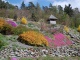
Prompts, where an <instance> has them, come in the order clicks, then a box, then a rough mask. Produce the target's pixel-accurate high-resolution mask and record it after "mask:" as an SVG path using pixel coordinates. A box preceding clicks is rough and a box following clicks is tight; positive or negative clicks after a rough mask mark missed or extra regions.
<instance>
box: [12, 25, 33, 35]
mask: <svg viewBox="0 0 80 60" xmlns="http://www.w3.org/2000/svg"><path fill="white" fill-rule="evenodd" d="M29 30H32V29H30V28H27V27H26V26H23V25H19V26H18V27H15V28H13V34H14V35H19V34H22V33H23V32H26V31H29Z"/></svg>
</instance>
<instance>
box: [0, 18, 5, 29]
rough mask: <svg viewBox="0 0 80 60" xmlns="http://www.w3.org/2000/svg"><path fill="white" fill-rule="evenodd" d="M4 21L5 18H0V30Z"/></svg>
mask: <svg viewBox="0 0 80 60" xmlns="http://www.w3.org/2000/svg"><path fill="white" fill-rule="evenodd" d="M5 23H6V22H5V20H4V19H2V18H0V31H1V30H2V29H3V26H4V24H5Z"/></svg>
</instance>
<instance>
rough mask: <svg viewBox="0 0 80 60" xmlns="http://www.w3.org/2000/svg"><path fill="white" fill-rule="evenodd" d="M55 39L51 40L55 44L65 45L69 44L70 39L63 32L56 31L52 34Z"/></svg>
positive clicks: (70, 42)
mask: <svg viewBox="0 0 80 60" xmlns="http://www.w3.org/2000/svg"><path fill="white" fill-rule="evenodd" d="M54 37H55V39H54V40H53V43H54V45H55V46H65V45H71V44H72V41H71V40H69V39H68V38H67V37H66V36H65V35H64V34H62V33H56V34H54Z"/></svg>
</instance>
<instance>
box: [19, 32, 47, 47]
mask: <svg viewBox="0 0 80 60" xmlns="http://www.w3.org/2000/svg"><path fill="white" fill-rule="evenodd" d="M19 40H22V41H25V42H27V43H28V44H31V45H40V46H42V45H45V46H48V41H47V40H46V39H45V37H44V35H43V34H41V33H39V32H36V31H27V32H24V33H23V34H20V35H19Z"/></svg>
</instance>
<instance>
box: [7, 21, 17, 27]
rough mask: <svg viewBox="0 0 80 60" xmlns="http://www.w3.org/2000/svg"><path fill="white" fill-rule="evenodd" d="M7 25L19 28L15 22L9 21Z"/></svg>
mask: <svg viewBox="0 0 80 60" xmlns="http://www.w3.org/2000/svg"><path fill="white" fill-rule="evenodd" d="M7 23H9V24H10V25H11V26H13V27H17V23H16V22H15V21H12V20H7Z"/></svg>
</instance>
